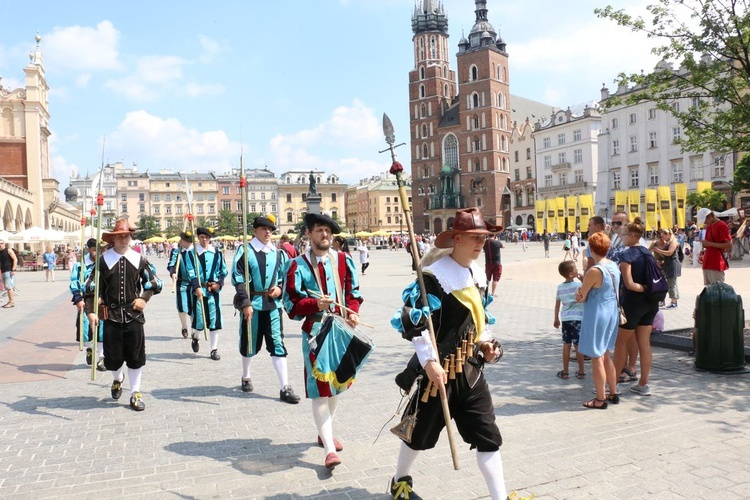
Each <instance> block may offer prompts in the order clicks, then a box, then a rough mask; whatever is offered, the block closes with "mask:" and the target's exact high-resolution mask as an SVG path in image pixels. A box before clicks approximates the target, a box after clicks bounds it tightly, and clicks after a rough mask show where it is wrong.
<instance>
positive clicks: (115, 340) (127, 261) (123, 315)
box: [85, 219, 162, 411]
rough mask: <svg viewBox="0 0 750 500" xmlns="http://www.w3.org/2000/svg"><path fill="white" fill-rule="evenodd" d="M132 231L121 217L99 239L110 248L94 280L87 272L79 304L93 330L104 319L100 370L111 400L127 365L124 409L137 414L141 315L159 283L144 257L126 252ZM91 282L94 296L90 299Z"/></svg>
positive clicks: (118, 393)
mask: <svg viewBox="0 0 750 500" xmlns="http://www.w3.org/2000/svg"><path fill="white" fill-rule="evenodd" d="M134 232H135V228H134V227H132V226H130V225H129V224H128V221H127V219H120V220H118V221H117V222H116V223H115V227H114V229H113V230H112V231H110V232H108V233H104V234H103V235H102V239H103V240H104V241H106V242H107V244H108V245H109V247H110V248H109V250H107V251H106V252H104V253H103V254H102V255H101V257H100V261H99V274H98V276H95V274H96V273H92V275H91V276H90V277H89V280H88V281H87V282H86V298H85V300H86V313H87V314H88V316H89V320H90V321H91V324H92V325H94V327H95V328H96V327H97V325H98V323H99V319H100V318H101V320H102V321H104V366H105V367H106V368H107V370H109V371H111V372H112V373H113V378H114V381H113V382H112V388H111V393H112V398H113V399H120V396H122V382H123V380H124V379H125V374H124V373H123V366H124V365H125V364H127V367H128V380H129V381H130V407H131V408H133V409H134V410H136V411H143V410H145V409H146V404H145V403H144V402H143V398H142V396H141V393H140V387H141V375H142V372H143V366H144V365H145V364H146V339H145V335H144V332H143V324H144V323H145V322H146V318H145V316H144V314H143V311H144V309H145V308H146V303H147V302H148V301H149V300H150V299H151V297H152V296H153V295H155V294H157V293H159V292H161V289H162V282H161V280H160V279H159V278H157V277H156V270H155V269H154V267H153V266H152V265H151V264H150V263H149V262H148V259H146V257H145V256H144V255H143V254H140V253H138V252H136V251H135V250H133V249H131V248H130V240H131V238H132V236H133V233H134ZM97 279H98V281H99V283H98V290H99V297H94V290H95V289H96V283H95V280H97ZM94 300H98V302H99V306H98V311H99V315H98V316H97V315H96V314H95V313H94Z"/></svg>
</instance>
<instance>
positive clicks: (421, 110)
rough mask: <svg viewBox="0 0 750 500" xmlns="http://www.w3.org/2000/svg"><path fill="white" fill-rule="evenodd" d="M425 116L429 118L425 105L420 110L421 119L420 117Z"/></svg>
mask: <svg viewBox="0 0 750 500" xmlns="http://www.w3.org/2000/svg"><path fill="white" fill-rule="evenodd" d="M425 116H427V113H426V111H425V107H424V104H422V107H421V109H420V114H419V117H420V118H424V117H425Z"/></svg>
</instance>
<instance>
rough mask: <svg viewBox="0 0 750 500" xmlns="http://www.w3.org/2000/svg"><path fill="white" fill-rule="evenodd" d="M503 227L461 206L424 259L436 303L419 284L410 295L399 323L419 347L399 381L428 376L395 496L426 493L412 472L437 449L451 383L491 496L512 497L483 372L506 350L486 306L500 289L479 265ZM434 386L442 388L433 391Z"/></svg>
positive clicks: (412, 407)
mask: <svg viewBox="0 0 750 500" xmlns="http://www.w3.org/2000/svg"><path fill="white" fill-rule="evenodd" d="M501 230H502V228H501V227H499V226H493V225H491V224H488V223H485V221H484V220H483V219H482V214H481V212H480V211H479V209H478V208H468V209H464V210H459V211H458V212H456V217H455V219H454V222H453V229H452V230H450V231H443V232H442V233H440V234H439V235H438V236H437V238H436V239H435V247H436V248H435V249H433V251H432V252H430V253H429V254H428V255H427V256H425V260H424V262H423V263H422V266H423V275H424V284H425V288H426V291H427V296H428V302H429V304H425V303H424V302H423V301H422V297H421V293H420V288H419V284H418V283H417V282H415V283H413V284H411V285H410V286H409V287H408V288H407V289H406V290H405V291H404V293H403V294H402V296H403V297H404V303H405V305H404V307H403V308H402V309H401V310H400V311H399V312H398V313H397V314H396V315H395V316H394V317H393V319H392V321H391V323H392V325H393V326H394V327H395V328H396V329H397V330H398V331H399V332H400V333H401V335H402V336H403V337H404V338H405V339H406V340H409V341H411V343H412V344H413V346H414V349H415V351H416V353H415V355H414V356H413V357H412V360H411V361H410V362H409V365H408V367H407V368H406V370H404V372H403V373H401V374H399V376H398V377H397V379H396V380H397V383H398V384H399V386H400V387H401V388H402V389H405V390H409V389H410V388H411V386H412V385H413V383H414V382H416V381H424V384H423V385H422V387H420V388H419V390H416V391H414V394H413V396H412V399H411V401H410V403H409V405H408V406H407V412H405V414H404V419H408V418H413V417H416V422H414V423H413V428H412V429H411V435H410V436H400V437H401V438H402V443H401V448H400V451H399V456H398V463H397V465H396V474H395V476H394V478H393V479H391V485H390V490H389V492H390V494H391V495H392V496H393V498H411V499H414V498H419V497H418V496H416V494H415V493H414V492H413V491H412V486H413V485H412V477H411V476H410V475H409V472H410V469H411V466H412V464H413V463H414V461H415V460H416V458H417V455H418V454H419V451H420V450H427V449H431V448H433V447H434V446H435V444H436V443H437V441H438V437H439V436H440V432H441V431H442V429H443V427H444V426H445V420H444V415H443V411H442V405H441V400H440V395H439V394H438V393H437V392H438V391H437V388H438V384H439V385H440V386H445V390H446V394H447V398H448V406H449V408H450V414H451V417H452V418H453V419H454V421H455V423H456V427H457V428H458V432H459V433H460V435H461V437H462V438H463V440H464V441H465V442H466V443H469V444H470V445H471V448H472V449H473V448H476V449H477V463H478V464H479V469H480V470H481V472H482V475H483V476H484V478H485V481H486V483H487V487H488V489H489V492H490V496H491V498H493V499H494V500H498V499H505V498H506V497H507V492H506V489H505V480H504V478H503V462H502V459H501V457H500V445H501V444H502V437H501V435H500V430H499V429H498V427H497V424H496V423H495V408H494V406H493V404H492V395H491V394H490V390H489V387H488V385H487V381H486V380H485V379H484V376H483V375H482V369H483V365H484V363H489V362H494V361H497V360H498V359H499V358H500V356H501V355H502V348H501V347H500V344H499V342H497V341H496V340H494V339H492V338H491V337H490V332H489V330H488V329H487V325H488V324H492V323H494V318H492V316H491V315H490V314H489V313H488V312H487V310H486V307H487V306H488V305H489V303H490V302H492V295H490V294H488V293H487V281H486V276H485V273H484V270H483V269H482V268H481V267H480V266H479V265H477V263H476V259H477V258H478V257H479V255H480V254H481V253H482V247H483V245H484V243H485V241H486V238H487V235H489V234H492V233H496V232H498V231H501ZM440 249H446V250H440ZM427 314H430V315H431V317H432V323H433V325H434V330H435V336H436V340H437V345H438V351H439V352H435V350H434V347H433V344H432V342H431V341H430V337H429V330H428V327H427V316H426V315H427ZM420 374H421V375H422V377H421V378H419V375H420ZM425 374H426V377H425V376H424V375H425ZM427 380H429V384H428V383H427ZM417 383H419V382H417ZM426 385H429V386H432V387H435V390H434V391H431V390H430V389H429V388H428V389H426V388H425V387H424V386H426ZM425 389H426V390H425ZM423 390H425V391H424V392H423ZM425 392H427V394H425ZM430 392H431V393H432V396H430ZM403 422H404V420H402V423H403Z"/></svg>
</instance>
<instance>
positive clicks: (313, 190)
mask: <svg viewBox="0 0 750 500" xmlns="http://www.w3.org/2000/svg"><path fill="white" fill-rule="evenodd" d="M307 178H308V179H309V180H310V194H311V195H316V194H318V189H317V188H316V187H315V184H316V182H315V176H314V175H313V172H312V170H310V175H309V176H308V177H307Z"/></svg>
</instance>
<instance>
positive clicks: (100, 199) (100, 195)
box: [89, 139, 105, 380]
mask: <svg viewBox="0 0 750 500" xmlns="http://www.w3.org/2000/svg"><path fill="white" fill-rule="evenodd" d="M104 143H105V140H104V139H103V140H102V166H101V169H100V170H99V190H98V191H97V194H96V207H97V221H96V261H95V262H94V316H96V317H97V318H98V317H99V260H100V259H101V256H102V255H101V254H102V249H101V245H100V244H99V242H100V241H102V218H103V217H102V216H103V215H104V187H103V183H104ZM91 211H92V212H93V211H94V209H93V208H92V209H91ZM89 326H91V352H92V358H91V380H96V365H97V364H98V361H99V360H98V356H97V354H96V343H97V342H98V340H99V328H100V327H101V325H100V324H97V325H96V327H94V325H89Z"/></svg>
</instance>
